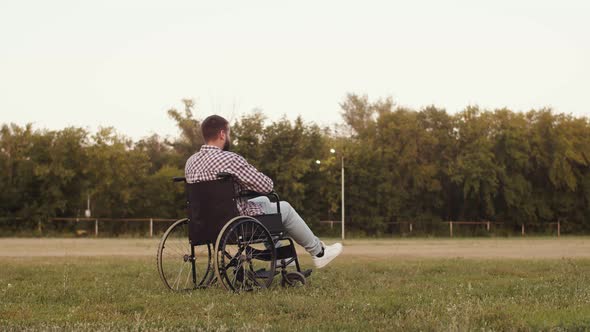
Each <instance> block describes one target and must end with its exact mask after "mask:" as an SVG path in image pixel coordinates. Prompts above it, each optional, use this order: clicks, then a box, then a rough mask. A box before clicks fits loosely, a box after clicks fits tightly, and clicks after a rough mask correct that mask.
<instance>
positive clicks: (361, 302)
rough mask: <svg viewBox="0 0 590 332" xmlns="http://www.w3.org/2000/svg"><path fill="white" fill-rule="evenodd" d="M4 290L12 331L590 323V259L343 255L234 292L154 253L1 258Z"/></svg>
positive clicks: (5, 324)
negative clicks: (158, 265) (173, 272)
mask: <svg viewBox="0 0 590 332" xmlns="http://www.w3.org/2000/svg"><path fill="white" fill-rule="evenodd" d="M304 262H305V264H306V265H308V266H309V259H307V258H305V259H304ZM0 299H1V301H0V330H7V331H10V330H23V329H32V330H38V329H41V330H62V329H69V330H80V329H84V330H88V329H98V330H121V329H125V330H244V331H249V330H290V331H291V330H331V331H340V330H349V331H359V330H544V329H555V328H557V329H573V330H589V329H590V260H569V259H562V260H538V261H525V260H465V259H448V260H442V259H438V260H430V259H414V260H401V259H361V258H350V257H343V258H342V259H340V260H339V261H337V262H336V263H334V264H333V265H332V266H330V267H328V268H326V269H324V270H321V271H315V272H314V275H313V276H312V277H311V278H310V279H309V284H308V285H307V286H306V287H304V288H298V289H282V288H281V287H280V286H279V285H278V283H277V282H275V286H274V287H273V288H272V289H270V290H267V291H262V292H258V293H254V294H241V295H236V294H230V293H228V292H227V291H225V290H223V289H221V288H219V287H213V288H210V289H206V290H198V291H193V292H190V293H185V294H177V293H171V292H169V291H166V290H165V289H164V287H163V285H162V284H161V281H160V279H159V277H158V275H157V273H156V270H155V262H154V259H147V258H25V259H16V258H0Z"/></svg>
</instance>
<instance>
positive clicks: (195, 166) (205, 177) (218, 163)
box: [185, 145, 273, 216]
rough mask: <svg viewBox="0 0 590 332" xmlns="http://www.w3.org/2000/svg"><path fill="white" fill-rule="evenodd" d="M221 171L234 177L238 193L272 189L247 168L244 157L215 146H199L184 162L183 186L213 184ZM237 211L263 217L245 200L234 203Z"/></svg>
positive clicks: (252, 170)
mask: <svg viewBox="0 0 590 332" xmlns="http://www.w3.org/2000/svg"><path fill="white" fill-rule="evenodd" d="M221 172H225V173H230V174H232V175H234V177H235V179H236V181H237V183H238V186H239V187H240V188H239V189H240V191H241V190H252V191H256V192H260V193H268V192H271V191H272V190H273V182H272V180H271V179H270V178H269V177H268V176H266V175H264V174H263V173H261V172H260V171H258V170H257V169H256V168H255V167H254V166H252V165H250V164H249V163H248V162H247V161H246V159H244V157H242V156H240V155H238V154H236V153H233V152H228V151H223V150H221V149H219V148H218V147H215V146H210V145H203V146H202V147H201V150H200V151H199V152H197V153H195V154H194V155H192V156H191V157H190V158H189V159H188V160H187V162H186V166H185V177H186V182H187V183H195V182H203V181H213V180H216V179H217V174H219V173H221ZM238 211H239V212H240V213H241V214H243V215H248V216H256V215H261V214H264V212H263V211H262V208H261V206H260V205H258V204H256V203H253V202H249V201H247V200H245V199H241V200H239V201H238Z"/></svg>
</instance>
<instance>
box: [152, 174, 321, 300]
mask: <svg viewBox="0 0 590 332" xmlns="http://www.w3.org/2000/svg"><path fill="white" fill-rule="evenodd" d="M173 181H174V182H184V183H185V187H186V194H187V208H188V215H189V217H188V218H184V219H180V220H178V221H176V222H175V223H173V224H172V225H171V226H170V227H169V228H168V229H167V230H166V232H165V233H164V235H163V236H162V239H161V241H160V245H159V246H158V253H157V268H158V272H159V274H160V278H161V279H162V282H163V283H164V285H165V286H166V287H167V288H169V289H171V290H174V291H182V290H193V289H198V288H207V287H209V286H210V285H212V284H214V283H215V282H219V283H221V285H222V286H223V287H224V288H226V289H227V290H231V291H234V292H242V291H253V290H257V289H264V288H268V287H270V286H271V284H272V282H273V279H274V277H275V276H276V275H278V274H281V286H283V287H289V286H302V285H305V283H306V278H307V277H309V276H310V275H311V272H312V270H306V271H302V270H301V266H300V264H299V259H298V257H297V252H296V250H295V244H294V242H293V240H292V239H291V238H289V237H286V236H285V230H284V227H283V224H282V220H281V213H280V199H279V195H278V194H277V193H276V192H274V191H273V192H270V193H267V194H263V193H257V192H253V191H241V192H240V191H239V186H238V185H237V183H236V181H235V180H234V179H233V177H232V175H231V174H229V173H220V174H218V179H217V180H213V181H207V182H199V183H194V184H189V183H186V179H185V178H184V177H175V178H173ZM260 196H265V197H268V198H269V199H271V202H272V199H274V200H275V202H274V203H276V204H277V213H276V214H270V215H260V216H244V215H239V213H238V210H237V200H242V199H252V198H254V197H260ZM228 219H229V220H228ZM277 263H278V266H277ZM187 265H188V266H187ZM293 265H294V269H293V268H292V267H293ZM203 270H204V271H203ZM277 270H279V271H277ZM189 280H190V281H192V282H189Z"/></svg>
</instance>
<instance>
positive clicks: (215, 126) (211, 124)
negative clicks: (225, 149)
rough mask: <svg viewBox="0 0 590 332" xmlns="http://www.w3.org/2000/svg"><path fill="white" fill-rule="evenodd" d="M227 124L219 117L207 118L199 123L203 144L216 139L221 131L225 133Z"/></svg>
mask: <svg viewBox="0 0 590 332" xmlns="http://www.w3.org/2000/svg"><path fill="white" fill-rule="evenodd" d="M228 124H229V122H227V120H226V119H224V118H223V117H221V116H219V115H211V116H208V117H207V118H206V119H205V120H203V122H202V123H201V133H202V134H203V139H204V140H205V142H209V141H212V140H214V139H215V137H217V134H219V132H220V131H221V130H224V131H227V130H228V129H229V127H228Z"/></svg>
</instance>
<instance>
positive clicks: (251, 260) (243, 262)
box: [215, 217, 276, 292]
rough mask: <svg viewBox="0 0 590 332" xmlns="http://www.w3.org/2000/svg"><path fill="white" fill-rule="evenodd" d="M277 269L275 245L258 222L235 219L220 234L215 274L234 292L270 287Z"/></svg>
mask: <svg viewBox="0 0 590 332" xmlns="http://www.w3.org/2000/svg"><path fill="white" fill-rule="evenodd" d="M275 268H276V249H275V243H274V240H273V238H272V236H271V235H270V232H269V231H268V229H267V228H266V227H264V226H263V225H262V224H261V223H260V222H259V221H258V220H256V219H254V218H251V217H236V218H234V219H232V220H231V221H229V222H228V223H227V224H226V225H225V226H224V227H223V229H222V230H221V232H220V233H219V236H218V237H217V242H216V244H215V274H216V275H217V279H218V280H219V281H220V282H221V284H222V285H223V287H225V288H226V289H227V290H231V291H234V292H243V291H253V290H257V289H263V288H268V287H270V285H271V284H272V280H273V278H274V276H275Z"/></svg>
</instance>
